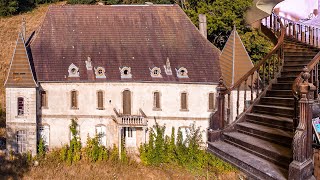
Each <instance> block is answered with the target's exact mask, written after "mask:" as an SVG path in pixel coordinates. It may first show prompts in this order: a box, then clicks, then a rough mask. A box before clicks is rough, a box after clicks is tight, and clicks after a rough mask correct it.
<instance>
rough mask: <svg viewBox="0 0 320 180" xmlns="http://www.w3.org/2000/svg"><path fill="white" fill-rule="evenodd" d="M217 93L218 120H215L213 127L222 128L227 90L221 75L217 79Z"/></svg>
mask: <svg viewBox="0 0 320 180" xmlns="http://www.w3.org/2000/svg"><path fill="white" fill-rule="evenodd" d="M216 89H217V93H218V97H217V100H218V107H217V108H218V109H217V110H218V118H219V120H218V121H216V123H218V124H216V125H215V127H216V128H218V129H223V128H224V121H225V113H226V112H225V95H226V92H227V88H226V86H225V85H224V83H223V79H222V77H221V78H220V79H219V85H218V86H217V88H216Z"/></svg>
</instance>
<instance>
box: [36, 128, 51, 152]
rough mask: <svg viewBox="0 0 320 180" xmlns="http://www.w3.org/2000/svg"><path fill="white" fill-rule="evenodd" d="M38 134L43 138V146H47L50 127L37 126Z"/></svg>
mask: <svg viewBox="0 0 320 180" xmlns="http://www.w3.org/2000/svg"><path fill="white" fill-rule="evenodd" d="M39 136H40V138H41V139H42V140H43V143H44V145H45V147H46V148H48V147H49V143H50V128H49V126H48V125H43V126H40V127H39Z"/></svg>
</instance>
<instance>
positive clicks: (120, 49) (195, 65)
mask: <svg viewBox="0 0 320 180" xmlns="http://www.w3.org/2000/svg"><path fill="white" fill-rule="evenodd" d="M30 46H31V52H32V56H33V61H34V65H35V71H36V75H37V79H38V81H40V82H41V81H84V82H87V81H107V82H117V81H118V82H119V81H134V82H149V81H151V82H152V81H154V82H192V83H217V82H218V80H219V77H220V75H221V73H220V67H219V61H218V58H219V54H220V51H219V50H218V49H217V48H216V47H214V46H213V45H212V44H211V43H210V42H209V41H207V40H206V39H205V38H203V37H202V36H201V34H200V33H199V32H198V30H197V29H196V27H195V26H194V25H193V24H192V22H191V21H190V20H189V18H188V17H187V16H186V14H185V13H184V12H183V11H182V10H181V9H180V7H179V6H178V5H150V6H148V5H141V6H125V5H122V6H96V5H73V6H71V5H65V6H51V7H49V10H48V12H47V14H46V17H45V19H44V22H43V23H42V26H41V27H40V30H39V31H38V32H37V34H36V35H35V38H34V39H33V41H32V42H31V45H30ZM88 57H91V59H92V66H93V67H99V66H102V67H104V68H105V70H106V79H95V78H92V76H90V75H88V73H87V69H86V65H85V61H86V60H87V58H88ZM167 58H169V59H170V63H171V67H172V73H173V75H171V76H169V75H166V73H165V70H164V67H163V66H164V65H165V63H166V60H167ZM71 63H73V64H75V65H76V66H77V67H79V72H80V78H68V67H69V65H70V64H71ZM123 66H128V67H131V71H132V79H124V80H121V76H120V71H119V67H123ZM153 67H160V68H161V71H162V72H161V74H162V77H163V78H152V77H151V76H150V70H149V68H153ZM179 67H185V68H187V70H188V76H189V78H180V79H179V78H178V77H177V75H176V70H175V68H176V69H178V68H179Z"/></svg>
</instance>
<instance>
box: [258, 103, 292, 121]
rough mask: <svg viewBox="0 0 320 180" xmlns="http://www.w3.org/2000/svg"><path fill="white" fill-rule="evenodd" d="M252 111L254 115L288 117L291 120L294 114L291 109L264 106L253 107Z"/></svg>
mask: <svg viewBox="0 0 320 180" xmlns="http://www.w3.org/2000/svg"><path fill="white" fill-rule="evenodd" d="M252 111H253V112H255V113H261V114H270V115H277V116H282V117H288V118H292V117H293V114H294V108H293V107H286V106H275V105H264V104H258V105H254V106H253V110H252Z"/></svg>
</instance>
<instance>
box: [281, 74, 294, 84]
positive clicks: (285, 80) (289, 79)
mask: <svg viewBox="0 0 320 180" xmlns="http://www.w3.org/2000/svg"><path fill="white" fill-rule="evenodd" d="M296 78H297V76H288V77H278V78H277V82H278V83H293V81H294V80H295V79H296Z"/></svg>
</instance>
